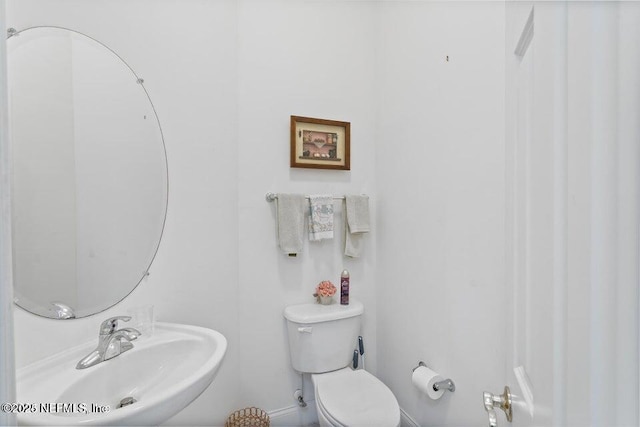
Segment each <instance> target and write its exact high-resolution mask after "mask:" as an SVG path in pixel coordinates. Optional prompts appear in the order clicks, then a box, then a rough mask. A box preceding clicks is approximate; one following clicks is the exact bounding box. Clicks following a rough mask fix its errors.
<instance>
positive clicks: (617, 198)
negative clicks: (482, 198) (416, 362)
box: [490, 2, 640, 427]
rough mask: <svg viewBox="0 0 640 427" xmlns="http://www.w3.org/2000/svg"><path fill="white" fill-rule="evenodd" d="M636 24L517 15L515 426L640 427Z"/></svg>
mask: <svg viewBox="0 0 640 427" xmlns="http://www.w3.org/2000/svg"><path fill="white" fill-rule="evenodd" d="M634 22H635V24H634ZM637 22H640V4H638V3H637V2H629V3H625V2H619V3H618V2H575V3H574V2H537V3H535V4H532V3H529V4H524V3H519V4H517V5H510V4H509V3H507V39H506V42H507V50H506V55H507V67H508V69H507V90H506V96H507V106H508V107H507V118H506V123H507V129H506V141H507V153H506V154H507V156H506V159H507V164H506V171H507V207H506V209H507V233H506V236H507V242H506V243H507V245H506V247H507V250H506V258H507V263H506V264H507V273H506V283H507V293H508V298H507V300H508V301H509V304H510V308H511V309H512V312H511V316H509V317H508V318H507V319H506V324H507V325H508V326H507V342H508V343H509V344H508V348H507V349H506V352H507V359H506V360H507V369H506V379H505V385H508V386H509V387H510V388H511V391H512V394H513V403H514V405H513V423H512V425H513V426H517V427H520V426H529V425H536V426H552V425H553V426H585V425H590V426H637V425H639V424H640V423H639V420H640V417H639V415H638V414H639V377H640V371H639V369H638V344H639V339H638V335H639V327H638V322H639V320H638V311H639V310H638V309H639V306H640V305H639V302H638V301H639V292H638V283H639V274H638V272H639V271H640V268H639V264H640V252H639V249H638V248H639V247H640V244H639V242H640V239H639V236H640V233H639V226H638V223H639V218H640V216H639V214H640V209H639V202H638V200H639V194H640V48H639V47H638V46H640V30H638V25H637ZM509 46H512V48H511V49H509ZM514 51H515V52H514ZM490 391H491V392H493V393H494V394H498V393H500V392H502V390H490ZM497 420H498V425H508V423H507V422H506V420H505V417H504V415H503V414H502V413H500V411H499V410H498V414H497Z"/></svg>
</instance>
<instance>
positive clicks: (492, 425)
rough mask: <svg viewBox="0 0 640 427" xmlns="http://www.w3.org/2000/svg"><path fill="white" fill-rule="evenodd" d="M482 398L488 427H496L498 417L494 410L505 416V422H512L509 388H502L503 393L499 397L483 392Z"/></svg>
mask: <svg viewBox="0 0 640 427" xmlns="http://www.w3.org/2000/svg"><path fill="white" fill-rule="evenodd" d="M483 397H484V409H485V411H487V413H488V414H489V427H498V417H497V416H496V411H495V409H494V408H500V409H502V410H503V411H504V413H505V415H506V416H507V421H509V422H511V421H513V411H512V409H511V390H509V387H507V386H505V387H504V392H503V393H502V394H499V395H495V394H493V393H489V392H488V391H485V392H484V394H483Z"/></svg>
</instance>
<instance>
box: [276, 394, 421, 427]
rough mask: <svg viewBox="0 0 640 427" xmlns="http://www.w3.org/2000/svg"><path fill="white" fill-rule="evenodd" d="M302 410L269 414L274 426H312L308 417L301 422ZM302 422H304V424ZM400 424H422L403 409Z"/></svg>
mask: <svg viewBox="0 0 640 427" xmlns="http://www.w3.org/2000/svg"><path fill="white" fill-rule="evenodd" d="M309 405H312V407H314V406H315V401H313V400H312V401H310V402H307V408H309ZM301 410H302V408H300V407H299V406H297V405H293V406H287V407H285V408H279V409H274V410H271V411H268V412H267V413H268V414H269V419H270V420H271V423H272V425H274V426H295V425H310V424H312V423H313V420H309V419H308V418H307V417H303V418H307V419H304V420H301V418H302V417H301V415H302V414H301V413H300V412H301ZM314 412H315V411H314ZM309 415H311V414H309ZM313 415H315V414H313ZM314 418H315V417H314ZM300 421H302V423H301V422H300ZM316 422H317V419H316ZM400 424H401V425H402V427H420V424H418V422H417V421H416V420H414V419H413V417H411V415H409V414H408V413H407V411H405V410H404V409H402V408H400Z"/></svg>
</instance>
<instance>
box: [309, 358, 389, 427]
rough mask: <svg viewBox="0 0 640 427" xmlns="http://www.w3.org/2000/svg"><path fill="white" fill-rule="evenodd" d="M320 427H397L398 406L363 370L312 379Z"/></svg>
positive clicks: (377, 382)
mask: <svg viewBox="0 0 640 427" xmlns="http://www.w3.org/2000/svg"><path fill="white" fill-rule="evenodd" d="M311 380H312V382H313V387H314V390H315V395H316V409H317V411H318V420H319V422H320V426H321V427H343V426H345V427H346V426H349V427H358V426H361V427H377V426H380V427H398V426H400V407H399V406H398V401H397V400H396V398H395V396H394V395H393V393H392V392H391V390H389V388H388V387H387V386H386V385H384V383H382V381H380V380H379V379H377V378H376V377H375V376H373V375H372V374H370V373H369V372H367V371H365V370H355V371H354V370H352V369H351V368H344V369H340V370H338V371H334V372H329V373H325V374H314V375H312V376H311Z"/></svg>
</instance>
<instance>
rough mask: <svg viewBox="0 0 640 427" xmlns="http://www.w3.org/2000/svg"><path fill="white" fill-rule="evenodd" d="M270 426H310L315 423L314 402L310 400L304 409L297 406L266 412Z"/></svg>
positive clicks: (316, 419)
mask: <svg viewBox="0 0 640 427" xmlns="http://www.w3.org/2000/svg"><path fill="white" fill-rule="evenodd" d="M267 414H269V420H270V421H271V425H272V426H274V427H277V426H283V427H284V426H287V427H290V426H310V425H313V424H314V423H317V421H318V418H317V414H316V402H315V400H313V399H311V400H309V401H307V406H306V408H302V407H300V406H298V405H292V406H287V407H284V408H279V409H273V410H271V411H267Z"/></svg>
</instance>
